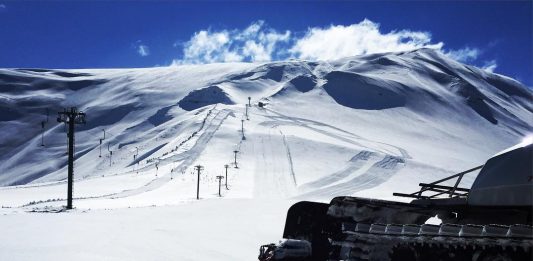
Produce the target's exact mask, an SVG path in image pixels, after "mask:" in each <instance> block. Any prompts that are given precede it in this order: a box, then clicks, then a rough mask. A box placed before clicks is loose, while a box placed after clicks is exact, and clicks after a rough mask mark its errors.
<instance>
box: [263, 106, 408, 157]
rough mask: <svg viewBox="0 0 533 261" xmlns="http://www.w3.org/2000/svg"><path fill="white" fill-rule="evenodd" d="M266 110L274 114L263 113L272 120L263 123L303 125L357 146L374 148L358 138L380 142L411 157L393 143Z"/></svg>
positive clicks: (404, 155) (403, 155)
mask: <svg viewBox="0 0 533 261" xmlns="http://www.w3.org/2000/svg"><path fill="white" fill-rule="evenodd" d="M266 110H267V111H269V112H271V113H274V114H275V115H276V116H272V115H265V116H266V117H269V118H271V119H273V121H272V122H264V123H263V124H264V125H276V126H279V125H294V126H299V127H304V128H307V129H310V130H312V131H315V132H318V133H321V134H324V135H326V136H330V137H332V138H335V139H338V140H340V141H343V142H346V143H349V144H353V145H356V146H359V147H363V148H367V149H375V148H369V147H367V146H366V145H363V144H362V143H361V142H358V140H360V141H366V142H371V143H375V144H381V145H385V146H388V147H391V148H393V149H394V150H396V151H398V152H399V154H401V155H402V157H403V158H406V159H410V158H411V156H410V155H409V153H408V152H407V151H406V150H405V149H403V148H400V147H398V146H394V145H391V144H388V143H384V142H379V141H373V140H369V139H366V138H364V137H362V136H359V135H357V134H354V133H352V132H349V131H346V130H343V129H341V128H338V127H335V126H332V125H329V124H325V123H322V122H317V121H313V120H309V119H304V118H298V117H291V116H287V115H283V114H281V113H279V112H276V111H274V110H271V109H266ZM312 125H316V126H320V127H326V128H329V129H332V130H333V131H336V132H342V133H344V134H346V135H348V137H345V136H341V135H338V134H336V133H333V132H331V131H325V130H322V129H320V128H316V127H313V126H312Z"/></svg>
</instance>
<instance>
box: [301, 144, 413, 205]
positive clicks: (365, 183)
mask: <svg viewBox="0 0 533 261" xmlns="http://www.w3.org/2000/svg"><path fill="white" fill-rule="evenodd" d="M403 166H405V161H404V160H403V159H402V158H399V157H395V156H391V155H386V156H385V157H383V158H382V159H381V160H380V161H378V162H376V163H374V164H373V165H372V166H371V167H370V168H369V169H368V170H366V171H365V172H364V173H362V174H360V175H357V176H356V177H354V178H353V179H351V180H348V181H346V182H342V183H340V184H337V185H331V186H327V187H323V188H320V189H317V190H314V191H312V192H308V193H305V194H302V195H299V196H298V197H297V198H318V199H324V198H333V197H336V196H348V195H353V194H355V193H356V192H359V191H362V190H366V189H370V188H373V187H377V186H379V185H380V184H382V183H384V182H385V181H387V180H388V179H390V178H391V177H392V176H393V175H394V174H395V173H397V172H398V171H399V170H400V169H401V168H402V167H403Z"/></svg>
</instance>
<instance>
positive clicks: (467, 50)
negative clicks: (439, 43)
mask: <svg viewBox="0 0 533 261" xmlns="http://www.w3.org/2000/svg"><path fill="white" fill-rule="evenodd" d="M444 54H446V55H447V56H448V57H450V58H452V59H454V60H457V61H459V62H463V63H466V62H472V61H475V60H476V59H477V58H478V56H479V55H480V54H481V50H480V49H478V48H472V47H468V46H467V47H464V48H461V49H458V50H450V51H447V52H445V53H444Z"/></svg>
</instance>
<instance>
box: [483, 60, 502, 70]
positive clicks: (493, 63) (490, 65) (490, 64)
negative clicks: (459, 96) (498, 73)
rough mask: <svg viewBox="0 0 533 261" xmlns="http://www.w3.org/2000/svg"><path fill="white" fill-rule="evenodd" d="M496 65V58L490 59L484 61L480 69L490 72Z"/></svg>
mask: <svg viewBox="0 0 533 261" xmlns="http://www.w3.org/2000/svg"><path fill="white" fill-rule="evenodd" d="M497 67H498V64H497V63H496V60H490V61H485V63H484V64H483V66H482V67H481V69H483V70H485V71H487V72H491V73H492V72H494V70H495V69H496V68H497Z"/></svg>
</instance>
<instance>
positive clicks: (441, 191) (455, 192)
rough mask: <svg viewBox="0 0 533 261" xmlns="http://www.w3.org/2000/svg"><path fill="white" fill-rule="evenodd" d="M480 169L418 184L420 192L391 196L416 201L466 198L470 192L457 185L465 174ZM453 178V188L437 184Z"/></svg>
mask: <svg viewBox="0 0 533 261" xmlns="http://www.w3.org/2000/svg"><path fill="white" fill-rule="evenodd" d="M482 167H483V165H481V166H477V167H475V168H472V169H469V170H465V171H463V172H460V173H457V174H454V175H452V176H449V177H446V178H443V179H440V180H437V181H435V182H432V183H420V184H418V185H419V186H420V187H421V188H420V190H419V191H416V192H413V193H410V194H405V193H393V194H392V195H394V196H398V197H408V198H416V199H431V198H437V197H439V196H442V195H448V197H449V198H453V197H459V198H463V197H466V196H468V192H470V189H467V188H461V187H459V184H460V183H461V180H462V179H463V176H464V175H465V174H467V173H470V172H473V171H475V170H478V169H481V168H482ZM455 178H456V179H457V180H456V181H455V185H454V186H453V187H452V186H446V185H442V184H439V183H442V182H445V181H449V180H452V179H455ZM424 192H428V193H430V192H433V193H435V194H432V195H422V194H423V193H424Z"/></svg>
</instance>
